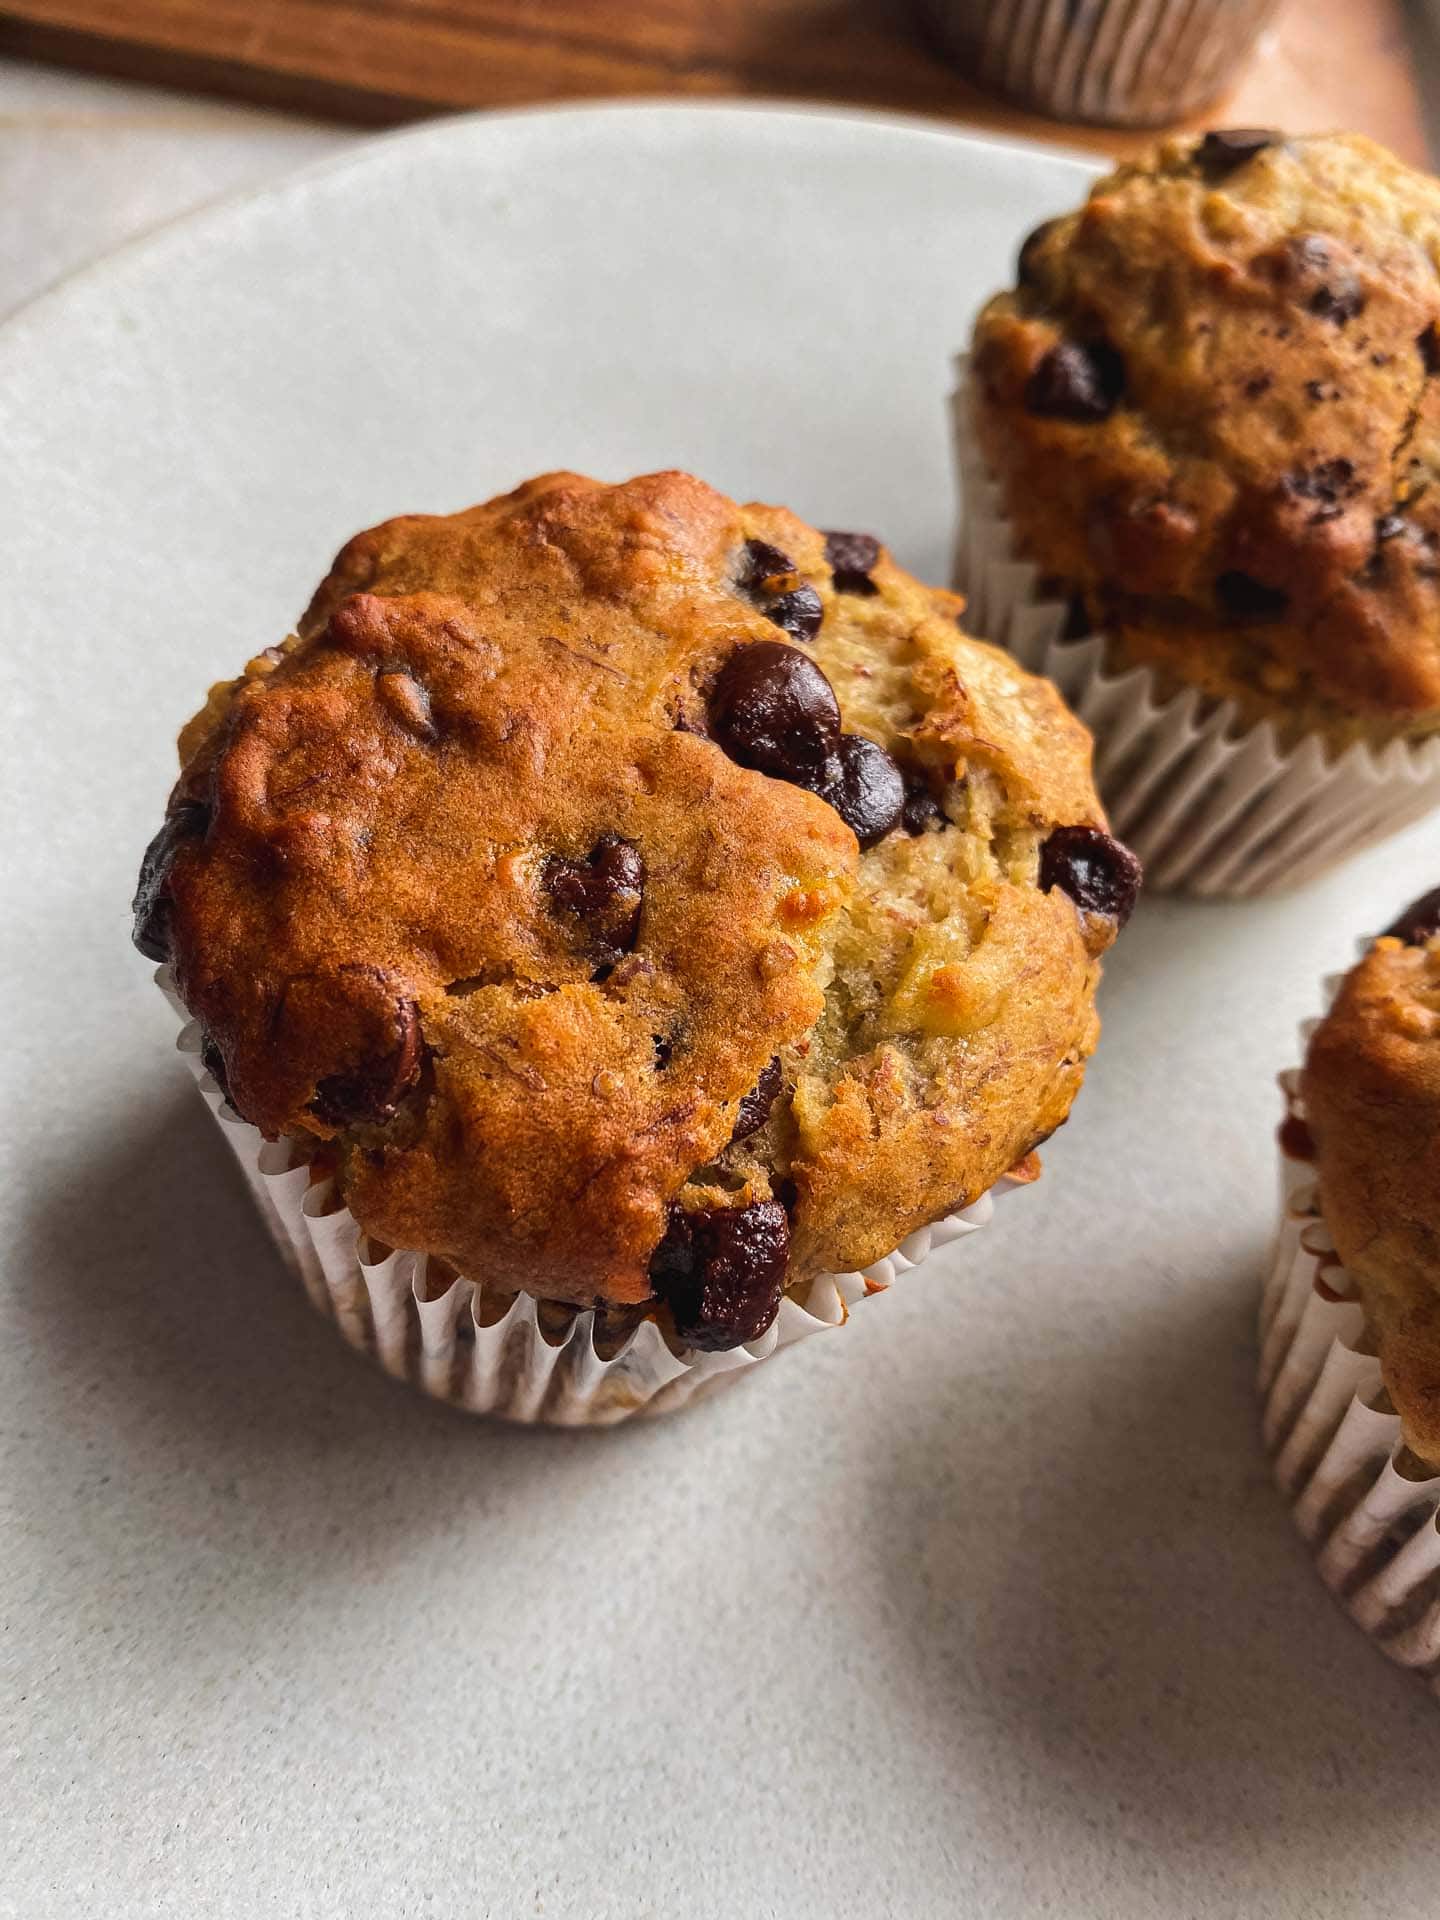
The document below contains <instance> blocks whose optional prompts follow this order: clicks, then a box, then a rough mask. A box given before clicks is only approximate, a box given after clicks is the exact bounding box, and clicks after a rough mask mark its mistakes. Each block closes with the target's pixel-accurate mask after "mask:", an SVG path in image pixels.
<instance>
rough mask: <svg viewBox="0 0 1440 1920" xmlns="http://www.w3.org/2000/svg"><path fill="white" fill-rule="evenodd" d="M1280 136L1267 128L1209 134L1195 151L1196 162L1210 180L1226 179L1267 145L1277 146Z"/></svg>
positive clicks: (1234, 129) (1234, 128)
mask: <svg viewBox="0 0 1440 1920" xmlns="http://www.w3.org/2000/svg"><path fill="white" fill-rule="evenodd" d="M1279 137H1280V136H1279V135H1278V134H1276V133H1271V132H1270V130H1269V129H1268V128H1267V127H1226V128H1221V129H1217V130H1216V131H1214V132H1211V133H1207V134H1206V135H1205V138H1204V139H1203V140H1201V141H1200V142H1199V144H1198V145H1197V146H1196V148H1195V151H1194V155H1193V158H1194V161H1195V164H1196V166H1197V167H1199V169H1200V171H1201V172H1202V173H1203V174H1204V175H1205V178H1206V179H1207V180H1223V179H1224V178H1225V176H1226V174H1229V173H1234V172H1235V170H1236V168H1237V167H1243V166H1244V164H1245V162H1246V161H1247V160H1253V159H1254V158H1255V156H1256V154H1257V153H1263V152H1264V151H1265V149H1266V147H1273V146H1274V145H1275V143H1276V141H1277V140H1278V139H1279Z"/></svg>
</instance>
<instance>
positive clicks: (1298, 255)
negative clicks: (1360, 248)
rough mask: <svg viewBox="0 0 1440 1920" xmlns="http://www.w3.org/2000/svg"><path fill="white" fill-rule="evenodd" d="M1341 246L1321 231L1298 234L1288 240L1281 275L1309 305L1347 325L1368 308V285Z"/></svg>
mask: <svg viewBox="0 0 1440 1920" xmlns="http://www.w3.org/2000/svg"><path fill="white" fill-rule="evenodd" d="M1340 256H1341V250H1340V249H1339V248H1338V247H1337V246H1336V245H1335V244H1334V243H1333V242H1332V241H1329V240H1327V239H1325V238H1324V236H1323V235H1321V234H1318V233H1302V234H1298V235H1297V236H1296V237H1295V238H1294V239H1293V240H1290V241H1288V242H1287V243H1286V246H1285V249H1284V252H1283V254H1282V256H1281V277H1282V278H1285V279H1289V280H1291V281H1292V282H1293V283H1294V286H1295V289H1296V291H1297V293H1298V294H1300V295H1301V296H1303V298H1304V301H1305V305H1306V307H1307V309H1308V310H1309V311H1310V312H1311V313H1314V314H1318V315H1319V316H1320V318H1321V319H1322V320H1331V321H1333V322H1334V324H1335V325H1336V326H1337V327H1343V326H1344V325H1345V324H1346V323H1347V322H1348V321H1350V320H1353V319H1354V318H1355V316H1356V314H1358V313H1361V312H1363V311H1364V308H1365V289H1364V287H1363V286H1362V285H1361V282H1360V276H1359V274H1358V273H1356V271H1355V270H1354V268H1353V267H1351V266H1349V265H1347V264H1346V262H1345V261H1344V260H1343V259H1342V258H1341V257H1340Z"/></svg>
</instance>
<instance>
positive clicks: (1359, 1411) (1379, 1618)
mask: <svg viewBox="0 0 1440 1920" xmlns="http://www.w3.org/2000/svg"><path fill="white" fill-rule="evenodd" d="M1337 985H1338V976H1337V978H1336V979H1334V980H1331V981H1328V982H1327V983H1326V986H1327V999H1328V998H1329V997H1331V996H1333V992H1334V989H1335V987H1336V986H1337ZM1314 1026H1315V1022H1313V1021H1312V1022H1310V1023H1309V1025H1308V1027H1307V1029H1306V1030H1305V1031H1304V1034H1303V1037H1304V1038H1305V1039H1308V1037H1309V1033H1310V1032H1311V1031H1313V1029H1314ZM1280 1085H1281V1088H1282V1090H1283V1092H1284V1094H1285V1099H1286V1104H1287V1125H1286V1126H1285V1128H1284V1129H1283V1130H1282V1132H1281V1136H1280V1148H1281V1151H1280V1175H1281V1206H1282V1212H1281V1221H1280V1229H1279V1232H1278V1234H1277V1236H1276V1241H1275V1250H1274V1256H1273V1258H1272V1261H1271V1264H1270V1270H1269V1273H1268V1275H1267V1278H1266V1282H1265V1287H1264V1292H1263V1295H1262V1299H1261V1307H1260V1391H1261V1395H1262V1399H1263V1403H1264V1420H1263V1433H1264V1439H1265V1446H1266V1449H1267V1451H1268V1452H1269V1453H1270V1455H1271V1457H1272V1461H1273V1467H1274V1473H1275V1482H1276V1485H1277V1486H1278V1487H1279V1489H1280V1491H1281V1493H1282V1494H1283V1495H1284V1496H1285V1499H1286V1500H1287V1501H1288V1503H1289V1506H1290V1511H1291V1514H1292V1516H1293V1517H1294V1521H1295V1525H1296V1527H1297V1528H1298V1529H1299V1531H1300V1534H1301V1536H1302V1537H1303V1538H1304V1540H1305V1541H1306V1543H1307V1544H1308V1545H1309V1547H1310V1549H1311V1552H1312V1553H1313V1555H1314V1559H1315V1567H1316V1570H1317V1572H1318V1573H1319V1575H1320V1577H1321V1579H1322V1580H1323V1581H1324V1582H1325V1584H1326V1586H1327V1587H1328V1588H1329V1589H1330V1591H1331V1592H1332V1593H1333V1594H1334V1596H1335V1598H1336V1599H1337V1600H1338V1601H1339V1603H1340V1604H1341V1606H1342V1607H1344V1609H1345V1611H1346V1612H1347V1613H1348V1614H1349V1616H1350V1618H1351V1619H1352V1620H1353V1621H1354V1622H1355V1624H1356V1625H1357V1626H1358V1627H1359V1628H1360V1629H1361V1630H1362V1631H1363V1632H1364V1633H1366V1634H1368V1635H1369V1637H1370V1638H1371V1639H1372V1640H1373V1641H1374V1642H1375V1644H1376V1646H1378V1647H1379V1648H1380V1650H1381V1652H1382V1653H1384V1654H1386V1655H1387V1656H1388V1657H1389V1658H1390V1659H1391V1660H1393V1661H1395V1662H1396V1663H1397V1664H1398V1665H1400V1666H1403V1667H1409V1668H1412V1669H1413V1670H1414V1671H1416V1672H1417V1673H1420V1674H1423V1675H1424V1676H1425V1677H1426V1679H1427V1680H1428V1681H1429V1683H1430V1685H1431V1687H1432V1688H1433V1690H1434V1691H1435V1694H1436V1697H1437V1699H1440V1474H1434V1473H1432V1472H1430V1470H1429V1469H1428V1468H1426V1467H1425V1466H1424V1465H1422V1464H1421V1463H1420V1462H1418V1461H1417V1460H1416V1459H1415V1457H1414V1455H1413V1454H1410V1453H1409V1452H1408V1451H1407V1450H1406V1448H1405V1446H1404V1444H1403V1441H1402V1438H1401V1431H1400V1421H1399V1418H1398V1416H1397V1415H1396V1414H1395V1412H1394V1410H1393V1408H1392V1407H1391V1404H1390V1402H1389V1399H1388V1398H1387V1396H1386V1393H1385V1389H1384V1386H1383V1384H1382V1381H1381V1377H1380V1363H1379V1361H1378V1360H1377V1359H1376V1357H1375V1354H1374V1351H1373V1348H1372V1345H1371V1342H1370V1341H1369V1340H1368V1339H1367V1337H1366V1329H1365V1316H1364V1312H1363V1309H1362V1306H1361V1300H1360V1291H1359V1288H1358V1287H1357V1286H1356V1284H1355V1281H1354V1279H1353V1278H1352V1276H1351V1275H1350V1274H1349V1273H1348V1272H1347V1271H1346V1269H1345V1267H1344V1266H1343V1265H1342V1264H1341V1261H1340V1258H1339V1255H1338V1254H1337V1253H1336V1251H1335V1245H1334V1242H1333V1240H1332V1239H1331V1238H1330V1235H1329V1232H1328V1231H1327V1229H1326V1226H1325V1221H1324V1216H1323V1214H1322V1211H1321V1194H1320V1188H1319V1182H1318V1181H1317V1179H1316V1175H1315V1169H1314V1166H1313V1165H1312V1164H1311V1162H1310V1160H1309V1159H1308V1158H1307V1157H1306V1135H1305V1133H1304V1118H1305V1116H1304V1107H1303V1104H1302V1101H1301V1097H1300V1074H1299V1072H1298V1071H1292V1072H1288V1073H1285V1074H1282V1075H1281V1078H1280Z"/></svg>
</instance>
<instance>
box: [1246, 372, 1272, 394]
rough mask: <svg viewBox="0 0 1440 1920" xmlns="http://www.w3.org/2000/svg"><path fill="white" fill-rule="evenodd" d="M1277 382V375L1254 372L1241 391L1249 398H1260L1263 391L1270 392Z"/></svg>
mask: <svg viewBox="0 0 1440 1920" xmlns="http://www.w3.org/2000/svg"><path fill="white" fill-rule="evenodd" d="M1274 384H1275V376H1274V375H1273V374H1269V373H1252V374H1251V376H1250V378H1249V379H1248V380H1247V381H1246V382H1245V385H1244V387H1243V388H1242V389H1241V391H1242V392H1243V393H1244V395H1245V398H1246V399H1247V400H1258V399H1259V398H1260V396H1261V394H1262V393H1268V392H1269V391H1270V389H1271V387H1273V386H1274Z"/></svg>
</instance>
